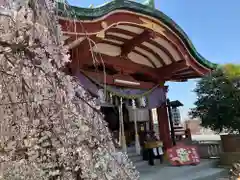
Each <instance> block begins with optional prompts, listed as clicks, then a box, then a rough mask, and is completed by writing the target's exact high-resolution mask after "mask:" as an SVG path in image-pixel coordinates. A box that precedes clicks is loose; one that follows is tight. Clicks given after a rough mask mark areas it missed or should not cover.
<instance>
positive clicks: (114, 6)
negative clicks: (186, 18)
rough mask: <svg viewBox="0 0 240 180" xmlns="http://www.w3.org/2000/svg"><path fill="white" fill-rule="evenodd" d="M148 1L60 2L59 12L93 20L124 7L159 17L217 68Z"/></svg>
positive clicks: (209, 65) (206, 63)
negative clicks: (95, 4)
mask: <svg viewBox="0 0 240 180" xmlns="http://www.w3.org/2000/svg"><path fill="white" fill-rule="evenodd" d="M147 1H148V2H149V3H148V5H144V4H141V3H137V2H133V1H129V0H114V1H111V2H109V3H106V4H104V5H103V6H100V7H97V8H82V7H75V6H66V5H64V4H63V3H58V13H59V16H62V17H68V18H75V19H81V20H92V19H96V18H99V17H102V16H104V15H106V14H108V13H110V12H112V11H114V10H119V9H122V10H129V11H132V12H136V13H141V14H144V15H148V16H151V17H154V18H157V19H159V20H160V21H162V22H163V23H165V24H166V25H167V26H168V27H170V28H171V29H172V30H173V31H174V32H175V33H177V34H178V35H179V36H180V37H181V39H182V40H183V42H184V43H185V45H186V46H187V48H188V49H189V51H190V53H191V54H192V56H193V57H194V58H195V59H196V60H197V61H198V62H199V63H200V64H202V65H203V66H205V67H207V68H210V69H215V68H217V66H218V65H217V64H214V63H211V62H210V61H208V60H206V59H205V58H204V57H202V56H201V55H200V54H199V53H198V52H197V50H196V49H195V47H194V46H193V44H192V42H191V40H190V39H189V38H188V36H187V35H186V33H185V32H184V31H183V30H182V29H181V28H180V27H179V26H178V25H177V24H176V23H175V22H174V21H173V20H172V19H171V18H170V17H168V16H167V15H165V14H164V13H163V12H161V11H159V10H157V9H155V8H153V7H154V0H147ZM151 4H152V5H151ZM66 7H67V9H66Z"/></svg>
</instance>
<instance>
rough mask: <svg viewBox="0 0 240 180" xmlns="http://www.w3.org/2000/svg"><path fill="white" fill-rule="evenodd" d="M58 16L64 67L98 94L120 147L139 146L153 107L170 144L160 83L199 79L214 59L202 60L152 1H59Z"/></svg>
mask: <svg viewBox="0 0 240 180" xmlns="http://www.w3.org/2000/svg"><path fill="white" fill-rule="evenodd" d="M58 15H59V23H60V25H61V27H62V32H63V35H64V40H65V45H66V46H67V47H68V48H69V52H70V56H71V63H70V64H69V66H68V69H67V72H68V73H70V74H71V75H73V76H76V77H77V78H78V79H79V81H80V83H81V84H82V85H83V87H84V88H85V89H86V90H87V91H89V92H90V93H91V94H92V95H93V96H95V97H97V98H98V100H99V103H100V105H101V107H102V108H101V110H102V112H103V113H104V114H105V119H106V121H107V122H108V124H109V129H110V131H112V132H113V133H115V134H118V135H117V136H118V138H119V139H120V141H121V146H122V147H123V149H126V146H130V145H131V144H132V143H135V145H136V144H137V145H136V147H137V146H141V138H144V137H142V135H141V131H142V130H151V129H152V128H153V125H152V124H153V123H152V118H151V115H152V113H151V112H152V111H151V110H152V109H155V108H156V109H157V115H158V124H159V136H160V140H161V141H162V142H163V144H164V147H165V148H170V147H172V140H171V136H170V127H169V117H168V110H167V106H166V100H167V91H168V87H167V86H166V85H165V83H166V82H167V81H178V82H182V81H187V80H188V79H194V78H199V77H201V76H203V75H206V74H208V73H210V72H211V71H212V70H213V69H215V68H216V64H213V63H211V62H209V61H207V60H206V59H204V58H203V57H202V56H201V55H200V54H199V53H198V52H197V50H196V49H195V48H194V46H193V44H192V43H191V41H190V39H189V38H188V37H187V35H186V34H185V33H184V31H183V30H182V29H181V28H180V27H179V26H178V25H177V24H176V23H175V22H174V21H173V20H172V19H171V18H169V17H168V16H167V15H165V14H164V13H163V12H161V11H159V10H157V9H155V7H154V1H152V0H150V1H146V2H145V3H142V4H141V3H137V2H134V1H129V0H113V1H111V2H108V3H106V4H103V5H102V6H99V7H89V8H83V7H75V6H71V5H68V4H67V3H63V2H59V3H58ZM179 93H183V92H179Z"/></svg>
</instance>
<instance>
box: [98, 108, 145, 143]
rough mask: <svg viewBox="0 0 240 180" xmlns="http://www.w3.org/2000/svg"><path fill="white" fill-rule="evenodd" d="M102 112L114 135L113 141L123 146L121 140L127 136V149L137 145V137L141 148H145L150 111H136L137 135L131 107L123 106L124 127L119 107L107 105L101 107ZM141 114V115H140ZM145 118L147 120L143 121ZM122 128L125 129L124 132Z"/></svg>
mask: <svg viewBox="0 0 240 180" xmlns="http://www.w3.org/2000/svg"><path fill="white" fill-rule="evenodd" d="M100 110H101V112H102V113H103V114H104V120H105V121H106V122H107V124H108V128H109V131H110V132H111V133H112V135H113V139H114V141H115V142H117V143H119V146H121V145H122V142H121V138H122V136H125V141H126V147H130V146H133V145H135V143H136V138H135V135H136V134H138V135H139V136H138V137H139V143H140V146H141V147H143V145H144V140H145V137H146V132H147V131H149V118H148V117H147V116H148V110H147V109H145V110H143V109H142V110H139V109H136V112H135V113H136V118H137V122H136V125H137V133H136V132H135V124H134V117H133V116H134V114H133V111H132V110H131V108H130V107H127V105H126V104H125V103H123V105H122V114H123V126H122V125H121V121H120V118H121V117H120V112H119V107H118V106H113V105H107V106H106V103H105V105H104V106H101V109H100ZM139 112H140V113H139ZM141 113H144V114H145V116H142V115H141ZM143 118H145V119H143ZM122 128H124V132H122V130H121V129H122Z"/></svg>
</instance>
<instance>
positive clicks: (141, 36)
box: [121, 30, 153, 56]
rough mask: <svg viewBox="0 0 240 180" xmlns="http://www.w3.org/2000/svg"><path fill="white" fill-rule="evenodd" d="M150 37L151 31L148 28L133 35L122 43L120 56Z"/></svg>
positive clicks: (125, 54)
mask: <svg viewBox="0 0 240 180" xmlns="http://www.w3.org/2000/svg"><path fill="white" fill-rule="evenodd" d="M152 37H153V36H152V33H151V32H150V31H148V30H145V31H143V32H142V33H141V34H139V35H136V36H134V37H133V38H132V39H131V40H129V41H127V42H126V43H124V44H123V46H122V54H121V56H127V55H128V54H129V53H130V52H131V51H133V50H134V48H135V46H137V45H139V44H142V43H143V42H144V41H147V40H148V39H150V38H152Z"/></svg>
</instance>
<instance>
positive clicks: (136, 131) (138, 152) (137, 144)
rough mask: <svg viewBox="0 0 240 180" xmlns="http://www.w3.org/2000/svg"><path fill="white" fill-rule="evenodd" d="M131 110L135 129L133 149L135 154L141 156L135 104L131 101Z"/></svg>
mask: <svg viewBox="0 0 240 180" xmlns="http://www.w3.org/2000/svg"><path fill="white" fill-rule="evenodd" d="M132 108H133V120H134V128H135V148H136V153H137V154H139V155H140V154H141V146H140V142H139V135H138V127H137V112H136V102H135V100H134V99H133V100H132Z"/></svg>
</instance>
